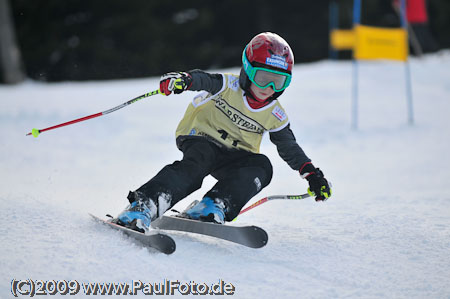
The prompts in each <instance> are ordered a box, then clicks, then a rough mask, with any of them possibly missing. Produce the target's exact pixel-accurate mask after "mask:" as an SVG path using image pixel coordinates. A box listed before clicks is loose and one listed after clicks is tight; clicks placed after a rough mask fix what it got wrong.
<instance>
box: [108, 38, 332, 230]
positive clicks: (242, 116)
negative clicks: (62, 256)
mask: <svg viewBox="0 0 450 299" xmlns="http://www.w3.org/2000/svg"><path fill="white" fill-rule="evenodd" d="M293 65H294V55H293V53H292V50H291V48H290V47H289V45H288V43H287V42H286V41H285V40H284V39H283V38H281V37H280V36H278V35H277V34H274V33H270V32H265V33H261V34H258V35H256V36H255V37H254V38H253V39H252V40H251V41H250V43H249V44H248V45H247V46H246V47H245V49H244V51H243V53H242V68H241V72H240V75H239V76H237V75H233V74H210V73H207V72H204V71H201V70H193V71H189V72H172V73H167V74H165V75H163V76H162V77H161V81H160V91H161V93H164V94H165V95H170V94H171V93H172V92H173V93H174V94H180V93H182V92H184V91H185V90H193V91H204V92H203V93H201V94H199V95H197V96H196V97H194V100H193V101H192V103H190V105H189V106H188V108H187V110H186V113H185V115H184V117H183V119H182V120H181V122H180V123H179V125H178V128H177V130H176V143H177V147H178V148H179V149H180V150H181V151H182V152H183V159H182V160H181V161H175V162H174V163H173V164H170V165H167V166H165V167H164V168H163V169H162V170H161V171H160V172H159V173H158V174H157V175H156V176H155V177H153V178H152V179H151V180H150V181H149V182H147V183H146V184H144V185H143V186H141V187H140V188H139V189H137V190H136V191H134V192H131V191H130V193H129V194H128V200H129V202H130V205H129V206H128V207H127V208H126V209H125V210H124V211H123V212H121V213H120V214H119V216H118V217H117V219H116V220H115V221H116V222H117V223H118V224H121V225H124V226H127V227H130V228H132V229H135V230H138V231H141V232H145V231H147V230H148V229H149V226H150V222H151V221H152V220H155V219H156V218H158V217H160V216H162V215H163V213H164V212H165V211H166V210H167V209H169V208H170V207H172V206H173V205H175V204H176V203H177V202H178V201H180V200H181V199H183V198H185V197H186V196H188V195H189V194H191V193H192V192H194V191H195V190H197V189H199V188H200V187H201V185H202V182H203V179H204V178H205V177H206V176H208V175H212V176H213V177H214V178H216V179H217V183H216V184H215V185H214V187H212V189H211V190H209V191H208V192H207V193H206V194H205V195H204V197H203V199H202V200H201V201H200V202H198V203H196V204H195V203H194V204H192V205H191V206H190V207H188V209H186V211H185V212H184V213H183V216H184V217H187V218H190V219H195V220H200V221H208V222H215V223H221V224H223V223H225V221H232V220H233V219H234V218H235V217H236V216H237V215H238V214H239V212H240V210H241V209H242V207H244V205H245V204H246V203H247V202H248V201H249V200H250V199H251V198H252V197H253V196H255V195H256V194H258V193H259V192H260V191H261V190H262V189H263V188H264V187H266V186H267V185H268V184H269V183H270V181H271V179H272V165H271V163H270V161H269V159H268V158H267V157H266V156H265V155H263V154H260V153H259V147H260V143H261V139H262V137H263V134H264V133H265V132H269V135H270V140H271V141H272V142H273V143H274V144H275V145H276V146H277V150H278V153H279V155H280V156H281V158H283V159H284V160H285V161H286V162H287V163H288V164H289V166H290V167H291V168H292V169H294V170H296V171H299V172H300V176H301V177H302V178H305V179H306V180H308V182H309V186H310V188H309V190H308V191H309V192H310V193H311V194H312V195H314V196H315V198H316V201H323V200H326V199H327V198H329V197H330V196H331V188H330V186H329V184H328V182H327V180H326V179H325V177H324V175H323V173H322V171H320V169H319V168H316V167H314V166H313V164H312V163H311V160H310V159H309V158H308V157H307V156H306V155H305V153H304V152H303V150H302V149H301V148H300V146H299V145H298V144H297V142H296V140H295V137H294V135H293V133H292V131H291V129H290V128H289V120H288V117H287V115H286V113H285V111H284V109H283V107H282V106H281V104H280V103H279V102H278V100H277V99H278V97H279V96H280V95H281V94H282V93H283V91H284V90H285V89H286V88H287V87H288V86H289V83H290V82H291V77H292V67H293Z"/></svg>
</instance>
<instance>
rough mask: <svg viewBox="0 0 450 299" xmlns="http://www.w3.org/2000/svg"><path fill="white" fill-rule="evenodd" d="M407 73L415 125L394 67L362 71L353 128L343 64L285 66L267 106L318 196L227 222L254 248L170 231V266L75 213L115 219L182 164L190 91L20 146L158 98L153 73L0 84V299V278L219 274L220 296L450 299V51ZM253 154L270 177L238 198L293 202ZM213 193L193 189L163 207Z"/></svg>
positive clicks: (269, 149)
mask: <svg viewBox="0 0 450 299" xmlns="http://www.w3.org/2000/svg"><path fill="white" fill-rule="evenodd" d="M411 69H412V81H413V89H414V109H415V120H416V123H415V125H414V126H408V125H407V123H406V119H407V113H406V98H405V88H404V68H403V65H402V64H398V63H392V62H381V63H363V64H361V68H360V129H359V130H358V131H353V130H351V129H350V115H351V114H350V104H351V100H350V99H351V64H350V63H349V62H329V61H327V62H319V63H313V64H306V65H297V66H296V67H295V70H294V78H293V82H292V85H291V87H289V88H288V90H287V91H286V92H285V93H284V95H283V96H282V98H281V102H282V103H283V106H284V107H285V108H286V110H287V112H288V115H289V117H290V119H291V126H292V128H293V130H294V132H295V134H296V137H297V139H298V141H299V143H300V144H301V146H302V147H303V149H304V150H305V152H306V153H307V154H308V155H309V157H310V158H311V159H312V160H313V162H314V163H315V164H316V166H319V167H321V169H323V171H324V173H325V174H326V176H327V178H329V179H330V180H331V181H332V182H333V192H334V193H333V197H332V198H331V199H330V200H329V201H327V202H325V203H316V202H314V201H313V200H311V199H306V200H302V201H274V202H269V203H266V204H264V205H262V206H260V207H258V208H256V209H254V210H252V211H251V212H248V213H247V214H246V215H242V216H241V217H240V218H239V219H238V221H237V222H236V224H255V225H259V226H261V227H263V228H265V229H266V230H267V232H268V233H269V244H268V245H267V246H266V247H265V248H263V249H259V250H254V249H249V248H245V247H242V246H239V245H234V244H230V243H228V242H225V241H220V240H215V239H211V238H208V237H201V236H192V235H186V234H182V233H173V234H172V235H173V237H174V238H175V240H176V242H177V251H176V252H175V253H174V254H173V255H170V256H166V255H163V254H158V253H153V252H149V251H147V250H146V249H144V248H141V247H139V246H136V245H133V244H131V242H129V241H128V240H127V239H126V238H125V237H122V236H121V235H119V234H118V233H116V232H114V231H111V230H108V228H106V227H102V226H99V225H98V224H96V223H95V222H94V221H92V220H91V219H90V218H89V216H88V212H91V213H94V214H96V215H104V214H106V213H111V214H113V215H115V214H117V213H118V212H120V211H121V210H122V209H123V208H124V207H125V205H126V203H127V200H126V195H127V193H128V190H134V189H136V188H138V187H139V186H140V185H142V184H143V183H145V182H146V181H147V180H148V179H150V178H151V177H152V175H154V174H155V173H156V172H157V171H158V170H159V169H160V168H162V167H163V166H164V165H166V164H168V163H171V162H173V161H174V160H176V159H180V158H181V153H180V152H179V151H178V150H177V149H176V146H175V142H174V132H175V128H176V125H177V122H178V121H179V120H180V119H181V117H182V115H183V113H184V110H185V108H186V106H187V105H188V103H189V101H190V99H191V98H192V96H193V95H194V93H192V92H186V93H184V94H182V95H177V96H170V97H163V96H154V97H151V98H148V99H146V100H143V101H141V102H138V103H135V104H133V105H131V106H129V107H127V108H124V109H122V110H120V111H117V112H114V113H112V114H109V115H107V116H104V117H100V118H97V119H94V120H89V121H86V122H84V123H80V124H76V125H72V126H69V127H65V128H61V129H57V130H54V131H49V132H45V133H43V134H42V135H41V136H39V137H38V138H33V137H25V134H26V133H28V132H29V131H30V130H31V129H32V128H33V127H37V128H45V127H49V126H52V125H55V124H58V123H62V122H65V121H68V120H72V119H75V118H78V117H82V116H85V115H89V114H93V113H96V112H100V111H104V110H107V109H109V108H111V107H114V106H116V105H119V104H121V103H123V102H125V101H127V100H128V99H130V98H133V97H135V96H137V95H140V94H143V93H145V92H147V91H150V90H152V89H155V88H157V86H158V83H157V82H158V78H149V79H139V80H121V81H109V82H86V83H58V84H43V83H37V82H26V83H24V84H21V85H17V86H0V99H1V100H0V133H1V134H0V136H1V137H2V138H1V139H0V165H1V167H0V202H1V217H0V232H1V234H0V235H1V242H0V269H1V271H0V272H1V274H0V297H1V298H12V294H11V292H10V289H11V281H12V280H13V279H18V280H20V279H33V280H77V281H78V282H80V283H81V282H128V283H131V282H132V281H133V280H141V281H143V282H151V283H162V282H164V280H165V279H170V280H173V281H176V280H178V281H180V282H182V283H189V282H190V281H194V282H196V283H207V284H212V283H216V282H218V281H219V280H220V279H221V280H223V281H225V282H227V283H231V284H233V285H234V286H235V294H234V296H233V297H234V298H336V297H339V298H377V297H383V298H385V297H388V298H449V297H450V279H449V277H450V185H449V183H448V182H449V181H450V171H449V169H450V155H449V152H450V133H449V130H450V119H449V117H448V115H449V113H450V52H448V51H447V52H441V53H439V54H437V55H431V56H426V57H425V58H423V59H420V60H419V59H412V61H411ZM226 71H233V72H236V71H238V70H237V69H232V70H226ZM262 152H263V153H265V154H266V155H268V156H269V157H270V159H271V160H272V163H273V166H274V178H273V181H272V183H271V185H270V186H269V187H267V188H266V189H264V190H263V191H262V192H261V193H260V194H258V195H257V196H256V197H255V198H254V199H252V202H253V201H255V200H257V199H260V198H262V197H264V196H267V195H274V194H298V193H304V192H305V191H306V188H307V183H306V181H303V180H301V179H300V177H299V176H298V174H297V173H295V172H294V171H292V170H291V169H290V168H289V167H288V166H287V164H286V163H284V162H283V161H282V160H281V158H279V157H278V155H277V152H276V149H275V147H274V146H273V145H272V144H271V143H270V141H269V140H268V138H267V136H266V138H265V140H264V142H263V145H262ZM213 184H214V180H213V179H211V178H207V179H206V180H205V182H204V184H203V187H202V188H201V189H200V190H199V191H197V192H195V193H194V194H192V195H191V196H189V197H188V198H187V199H186V200H184V201H182V202H181V203H179V204H178V205H177V206H176V207H177V208H180V209H181V208H182V207H183V206H185V205H187V204H188V203H189V202H191V201H192V200H194V199H199V198H200V197H201V196H202V194H203V193H205V192H206V191H207V190H208V188H210V187H211V186H212V185H213ZM61 297H67V296H61ZM78 297H80V298H88V297H89V296H86V295H84V294H83V293H82V291H80V293H79V294H78ZM133 297H135V298H138V297H140V296H133ZM196 297H198V296H196Z"/></svg>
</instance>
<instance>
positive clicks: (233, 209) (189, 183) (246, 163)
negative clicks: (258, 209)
mask: <svg viewBox="0 0 450 299" xmlns="http://www.w3.org/2000/svg"><path fill="white" fill-rule="evenodd" d="M180 149H181V151H182V152H183V159H182V160H181V161H175V162H174V163H172V164H169V165H167V166H165V167H164V168H163V169H162V170H161V171H160V172H159V173H158V174H157V175H156V176H155V177H153V178H152V179H151V180H150V181H148V182H147V183H146V184H144V185H143V186H141V187H140V188H139V189H137V190H136V191H139V192H140V193H141V194H143V195H144V196H145V197H146V198H149V199H150V200H153V202H154V203H155V205H156V206H157V207H158V206H159V203H158V198H159V195H160V194H162V193H164V194H165V195H166V196H165V197H166V198H169V200H170V202H169V203H168V208H170V207H172V206H173V205H175V204H176V203H177V202H178V201H180V200H182V199H183V198H185V197H186V196H188V195H189V194H191V193H192V192H194V191H196V190H198V189H199V188H200V187H201V186H202V182H203V179H204V178H205V177H206V176H208V175H212V176H213V177H214V178H216V179H217V183H216V184H215V185H214V187H212V189H211V190H209V191H208V192H207V193H206V194H205V196H209V197H211V198H219V199H222V200H223V201H224V202H225V204H226V206H227V212H226V220H227V221H231V220H233V219H234V218H235V217H236V216H237V215H238V214H239V212H240V211H241V209H242V207H243V206H244V205H245V204H246V203H247V202H248V201H249V200H250V199H251V198H252V197H253V196H255V195H256V194H257V193H259V191H261V189H262V188H264V187H266V186H267V185H268V184H269V183H270V181H271V179H272V173H273V170H272V164H271V163H270V161H269V159H268V158H267V157H266V156H265V155H262V154H255V153H251V152H248V151H244V150H234V149H233V150H230V149H227V148H225V147H220V146H218V145H216V144H215V143H213V142H211V141H209V140H208V139H206V138H193V139H186V140H184V141H183V143H182V144H181V146H180ZM167 195H168V196H167ZM162 212H163V211H161V210H160V211H159V213H162ZM159 216H161V215H159Z"/></svg>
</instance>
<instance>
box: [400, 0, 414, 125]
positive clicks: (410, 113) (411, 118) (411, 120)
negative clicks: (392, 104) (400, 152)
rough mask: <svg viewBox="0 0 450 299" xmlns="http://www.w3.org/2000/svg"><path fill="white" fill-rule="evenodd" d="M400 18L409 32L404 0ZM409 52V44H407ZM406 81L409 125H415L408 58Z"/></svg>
mask: <svg viewBox="0 0 450 299" xmlns="http://www.w3.org/2000/svg"><path fill="white" fill-rule="evenodd" d="M400 16H401V22H402V27H403V29H404V30H405V31H406V32H408V21H407V19H406V0H402V2H401V7H400ZM406 47H407V51H409V50H408V42H407V46H406ZM405 81H406V101H407V106H408V124H410V125H413V124H414V109H413V95H412V83H411V68H410V65H409V59H408V57H406V61H405Z"/></svg>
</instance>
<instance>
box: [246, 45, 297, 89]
mask: <svg viewBox="0 0 450 299" xmlns="http://www.w3.org/2000/svg"><path fill="white" fill-rule="evenodd" d="M242 65H243V67H244V70H245V72H246V73H247V76H248V78H249V79H250V81H252V82H253V83H254V84H255V85H256V86H258V87H259V88H263V89H264V88H267V87H269V86H272V88H273V90H274V91H276V92H280V91H283V90H285V89H286V87H288V86H289V84H290V83H291V78H292V76H291V74H288V73H284V72H279V71H275V70H271V69H266V68H262V67H254V66H252V65H251V64H250V61H248V59H247V56H246V55H245V49H244V52H243V53H242Z"/></svg>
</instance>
